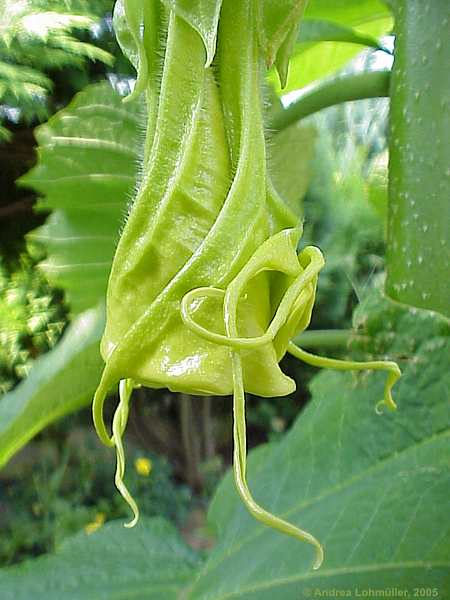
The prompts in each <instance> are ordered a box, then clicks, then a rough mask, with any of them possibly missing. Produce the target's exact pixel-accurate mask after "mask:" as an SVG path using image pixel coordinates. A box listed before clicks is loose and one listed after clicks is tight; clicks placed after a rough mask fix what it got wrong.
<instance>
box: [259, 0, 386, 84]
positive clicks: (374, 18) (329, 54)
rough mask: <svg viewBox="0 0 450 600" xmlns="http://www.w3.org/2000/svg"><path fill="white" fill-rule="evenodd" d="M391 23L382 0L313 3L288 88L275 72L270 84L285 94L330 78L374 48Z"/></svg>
mask: <svg viewBox="0 0 450 600" xmlns="http://www.w3.org/2000/svg"><path fill="white" fill-rule="evenodd" d="M392 23H393V21H392V16H391V13H390V11H389V9H388V8H387V6H386V5H385V4H384V3H383V2H381V1H380V0H337V1H336V2H335V1H334V0H311V1H310V2H309V3H308V5H307V8H306V11H305V18H304V20H303V22H302V24H301V26H300V36H299V43H298V44H297V46H296V49H295V52H294V56H293V57H292V59H291V61H290V65H289V77H288V80H287V85H286V87H285V88H284V89H283V90H281V88H280V87H279V85H278V82H277V80H276V77H275V75H274V74H273V73H272V74H271V75H270V81H271V82H272V83H273V85H274V86H275V88H276V90H277V92H278V93H281V92H283V93H285V92H289V91H291V90H294V89H299V88H301V87H304V86H305V85H308V84H310V83H312V82H313V81H316V80H318V79H320V78H322V77H325V76H326V75H330V74H331V73H334V72H336V71H337V70H338V69H340V68H341V67H343V66H344V65H345V64H346V63H348V62H349V61H350V60H351V59H352V58H354V57H355V56H356V55H357V54H358V53H359V52H361V51H362V50H363V49H364V47H365V46H375V45H376V40H377V39H378V38H379V37H380V36H382V35H385V34H386V33H388V32H389V31H390V30H391V28H392Z"/></svg>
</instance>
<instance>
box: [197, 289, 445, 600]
mask: <svg viewBox="0 0 450 600" xmlns="http://www.w3.org/2000/svg"><path fill="white" fill-rule="evenodd" d="M356 323H357V324H359V326H360V328H361V329H362V333H363V338H367V336H369V337H370V346H366V347H364V348H360V349H359V351H361V350H362V349H365V350H371V351H375V352H377V354H378V353H380V352H381V353H383V354H386V355H388V356H392V357H394V358H402V357H407V358H406V359H405V360H403V365H402V368H403V370H404V375H403V377H402V379H401V380H400V382H399V383H398V384H397V385H396V387H395V388H394V396H395V399H396V401H397V403H398V406H399V408H398V411H397V413H395V414H392V413H389V414H384V415H382V416H378V415H376V414H375V412H374V406H375V404H376V402H377V401H378V400H379V399H380V398H381V396H382V390H383V383H384V377H383V376H378V374H373V373H372V374H359V375H354V374H344V373H336V372H332V371H327V372H323V373H321V374H320V375H318V376H317V377H316V378H315V379H314V380H313V383H312V386H311V391H312V395H313V399H312V401H311V403H310V404H309V405H308V407H307V408H306V410H305V411H304V412H303V413H302V414H301V415H300V417H299V419H298V420H297V422H296V424H295V425H294V427H293V428H292V430H291V431H290V432H289V433H288V435H287V436H286V437H285V438H284V439H283V441H282V442H281V443H279V444H276V445H274V444H271V446H270V447H268V448H265V449H264V450H263V451H262V455H260V456H257V457H256V467H255V465H254V464H253V465H251V467H250V469H249V475H250V486H251V488H252V489H253V490H254V495H255V498H256V500H257V501H260V502H261V503H262V504H263V505H264V506H266V507H267V508H268V509H270V510H272V511H273V512H275V514H277V515H280V516H281V517H284V518H288V519H289V521H291V522H293V523H294V524H296V525H299V526H301V527H304V528H306V529H307V530H308V531H310V532H311V533H313V534H314V535H316V536H317V537H318V538H319V540H321V541H322V542H323V544H324V547H325V562H324V564H323V566H322V568H321V569H320V570H318V571H313V570H312V569H311V565H312V561H313V550H312V549H310V548H309V547H307V546H302V545H300V544H299V543H298V542H296V541H295V540H293V539H291V538H288V537H286V536H284V537H283V536H280V534H278V533H276V532H273V531H271V530H269V529H268V528H265V527H264V526H262V525H260V524H258V523H257V522H256V521H254V520H253V519H252V518H251V517H250V516H249V515H248V514H247V513H246V511H245V508H244V507H242V506H241V504H240V502H239V500H238V496H237V493H236V492H235V491H234V487H233V482H232V481H231V479H230V478H228V479H227V480H226V481H225V482H224V483H223V484H222V485H221V486H220V487H219V490H218V496H217V497H216V499H215V500H214V501H213V504H212V508H211V512H210V515H209V516H210V520H211V522H212V525H213V526H215V528H216V531H219V532H220V534H219V539H218V541H217V545H216V546H215V548H214V550H213V551H212V554H211V556H210V557H209V559H208V561H207V562H206V564H205V565H204V567H203V569H202V571H201V573H200V575H199V577H198V578H197V580H196V583H195V584H194V586H193V588H192V591H191V595H190V596H189V598H191V599H192V600H197V599H201V600H209V599H211V600H212V599H214V600H224V599H225V598H226V599H229V598H240V599H245V600H265V599H267V600H269V599H272V598H277V600H287V599H289V600H294V599H298V598H301V597H303V596H304V595H305V594H307V593H308V592H310V590H320V591H321V593H322V594H323V596H325V595H327V597H328V596H329V595H330V594H331V593H332V591H333V589H334V590H346V589H349V590H352V594H355V590H356V588H359V590H364V589H365V590H367V589H369V588H373V589H378V590H380V589H381V590H386V589H388V588H393V587H396V588H397V589H407V590H408V591H409V594H410V595H411V596H412V595H413V588H414V587H429V588H437V589H438V590H439V592H438V594H439V595H438V596H437V597H438V598H440V599H441V600H443V599H444V598H445V597H446V596H445V593H446V589H447V588H446V582H447V583H448V569H449V566H450V556H449V548H450V543H449V542H450V540H449V536H448V528H447V527H445V526H444V523H446V522H447V510H446V502H447V499H448V486H449V462H448V442H449V425H450V415H449V411H448V388H449V385H450V365H449V362H450V361H449V357H450V340H449V326H448V324H447V323H446V322H445V321H444V320H443V319H440V318H438V317H437V316H436V315H433V314H432V313H428V312H420V311H415V310H407V309H403V308H399V307H397V306H395V305H393V304H390V303H387V302H386V301H382V300H381V299H380V298H379V297H378V296H371V297H369V299H368V300H367V302H366V304H365V305H363V306H361V307H360V309H359V311H358V313H357V317H356ZM258 452H259V451H258ZM254 467H255V468H254ZM243 565H245V568H243ZM374 597H381V594H380V595H378V596H374Z"/></svg>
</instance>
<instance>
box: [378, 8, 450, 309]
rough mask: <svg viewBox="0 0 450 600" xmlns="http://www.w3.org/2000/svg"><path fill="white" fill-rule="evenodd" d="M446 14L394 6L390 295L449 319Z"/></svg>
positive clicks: (449, 53) (449, 49)
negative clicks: (436, 312)
mask: <svg viewBox="0 0 450 600" xmlns="http://www.w3.org/2000/svg"><path fill="white" fill-rule="evenodd" d="M448 9H449V4H448V0H397V1H396V2H395V3H394V14H395V31H396V34H397V36H396V42H395V53H394V57H395V58H394V67H393V71H392V85H391V107H390V139H389V154H390V160H389V210H388V239H387V252H386V266H387V280H386V291H387V293H388V295H389V296H390V297H391V298H393V299H394V300H396V301H398V302H402V303H404V304H409V305H411V306H417V307H421V308H427V309H432V310H436V311H439V312H441V313H442V314H445V315H446V316H447V317H450V305H449V302H448V299H449V297H450V278H449V276H448V265H449V264H450V235H449V231H450V229H449V223H450V203H449V198H450V172H449V164H450V143H449V141H450V118H449V115H450V110H449V109H450V86H449V83H448V74H447V75H445V73H448V63H449V61H450V46H449V42H448V40H449V37H450V19H449V12H448Z"/></svg>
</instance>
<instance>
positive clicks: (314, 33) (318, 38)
mask: <svg viewBox="0 0 450 600" xmlns="http://www.w3.org/2000/svg"><path fill="white" fill-rule="evenodd" d="M298 41H299V42H300V43H303V44H306V43H308V42H309V43H311V42H347V43H349V44H359V45H360V46H369V47H372V48H380V43H379V42H378V40H377V38H376V37H373V36H371V35H363V34H361V33H358V31H357V30H356V29H352V28H351V27H347V26H346V25H340V24H339V23H333V22H332V21H326V20H324V19H304V20H303V22H302V25H301V27H300V33H299V36H298Z"/></svg>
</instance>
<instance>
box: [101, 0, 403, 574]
mask: <svg viewBox="0 0 450 600" xmlns="http://www.w3.org/2000/svg"><path fill="white" fill-rule="evenodd" d="M283 4H286V11H287V12H286V15H289V19H294V17H295V19H296V20H295V23H294V21H292V20H291V21H289V19H288V20H287V21H286V22H283V23H284V25H283V27H285V29H283V28H282V27H281V25H280V27H281V29H280V28H277V29H276V30H275V31H274V32H272V33H270V34H269V33H268V30H267V27H266V26H265V23H267V22H268V21H267V18H268V17H267V15H270V14H271V13H270V8H271V5H272V3H271V2H269V1H268V0H267V2H266V3H261V2H257V1H256V0H224V1H223V2H219V1H216V2H209V1H203V0H197V1H196V2H187V1H186V2H185V1H183V0H179V1H177V0H166V1H164V2H159V1H158V0H154V1H153V2H152V3H145V5H144V6H143V4H142V3H141V2H138V1H137V0H125V1H124V2H123V3H118V4H117V5H116V9H115V24H116V29H117V35H118V38H119V42H120V43H121V45H122V47H123V49H124V50H125V51H126V52H127V53H128V55H129V56H130V58H131V60H132V61H133V62H134V64H135V66H136V67H137V69H138V78H137V82H136V88H135V91H134V93H141V92H145V93H146V97H147V110H148V120H147V133H146V144H145V153H144V159H143V169H142V181H141V184H140V186H139V189H138V191H137V194H136V198H135V200H134V201H133V204H132V206H131V208H130V212H129V215H128V218H127V221H126V224H125V227H124V229H123V232H122V235H121V238H120V241H119V244H118V247H117V251H116V255H115V258H114V262H113V266H112V271H111V275H110V280H109V284H108V294H107V324H106V329H105V333H104V336H103V340H102V346H101V350H102V355H103V357H104V360H105V370H104V373H103V376H102V380H101V382H100V385H99V388H98V390H97V392H96V395H95V398H94V405H93V414H94V422H95V426H96V429H97V432H98V434H99V437H100V438H101V439H102V441H103V442H104V443H105V444H107V445H110V446H114V447H115V448H116V452H117V471H116V485H117V487H118V489H119V491H120V493H121V494H122V495H123V497H124V498H125V500H126V501H127V502H128V503H129V505H130V507H131V508H132V510H133V512H134V515H135V516H134V519H133V521H132V522H131V523H130V526H131V525H133V524H134V523H135V522H136V519H137V517H138V508H137V506H136V504H135V502H134V500H133V499H132V497H131V495H130V493H129V492H128V490H127V489H126V487H125V485H124V482H123V477H124V470H125V453H124V449H123V444H122V437H123V433H124V430H125V427H126V421H127V417H128V406H129V400H130V395H131V391H132V389H133V387H136V386H140V385H145V386H148V387H153V388H162V387H167V388H169V389H171V390H174V391H180V392H184V393H189V394H196V395H198V394H208V395H228V394H233V397H234V404H233V406H234V408H233V414H234V460H233V464H234V474H235V481H236V486H237V490H238V492H239V494H240V496H241V498H242V500H243V501H244V503H245V505H246V506H247V508H248V510H249V511H250V513H251V514H252V515H253V516H254V517H255V518H257V519H259V520H260V521H262V522H263V523H265V524H266V525H269V526H271V527H273V528H275V529H277V530H279V531H281V532H283V533H287V534H289V535H292V536H294V537H296V538H298V539H299V540H302V541H306V542H308V543H310V544H313V545H314V546H315V548H316V559H315V562H314V568H318V567H319V566H320V564H321V563H322V560H323V550H322V547H321V545H320V543H319V542H318V541H317V540H316V539H315V538H314V537H313V536H312V535H311V534H309V533H307V532H306V531H303V530H302V529H299V528H298V527H296V526H295V525H293V524H290V523H287V522H286V521H283V520H282V519H279V518H278V517H276V516H274V515H272V514H271V513H270V512H268V511H266V510H264V509H263V508H261V507H260V506H259V505H258V504H257V503H256V502H255V500H254V499H253V498H252V496H251V493H250V491H249V489H248V486H247V482H246V434H245V392H251V393H253V394H256V395H260V396H268V397H271V396H283V395H286V394H288V393H290V392H292V391H293V390H294V389H295V382H294V381H293V380H292V379H290V378H289V377H287V376H286V375H285V374H284V373H283V372H282V370H281V369H280V366H279V362H280V360H281V358H282V357H283V356H284V354H285V353H286V352H287V351H288V352H290V353H292V354H294V355H295V356H298V357H299V358H300V359H301V360H304V361H305V362H310V363H311V362H313V364H316V365H317V366H328V367H331V368H357V369H360V368H384V369H387V370H389V371H390V377H389V379H388V384H387V388H386V395H385V399H384V401H383V402H384V403H385V404H386V405H387V406H389V407H391V408H393V407H395V405H394V404H393V401H392V398H391V396H390V388H391V387H392V385H393V383H394V380H395V378H396V377H397V376H398V373H397V371H396V369H398V367H397V366H396V365H395V367H394V366H393V365H394V363H381V362H373V363H367V364H366V363H343V361H332V360H331V359H322V358H320V357H313V356H312V355H310V354H308V353H305V352H304V351H302V350H301V349H299V348H297V347H296V346H295V345H294V344H292V342H291V339H292V338H293V337H294V336H295V335H297V334H298V333H300V332H301V331H303V330H305V329H306V328H307V327H308V325H309V322H310V318H311V312H312V309H313V306H314V299H315V292H316V285H317V278H318V274H319V271H320V269H321V268H322V267H323V264H324V259H323V257H322V254H321V252H320V250H319V249H318V248H315V247H312V246H310V247H306V248H304V249H302V250H301V251H300V252H299V253H298V254H297V246H298V243H299V240H300V237H301V226H300V224H299V223H298V222H297V219H296V217H295V215H294V214H293V213H292V212H291V211H290V210H289V209H288V208H287V207H286V205H284V203H283V201H282V200H281V199H280V197H279V196H278V194H277V193H276V191H275V189H274V188H273V186H272V184H271V182H270V179H269V176H268V172H267V164H266V145H265V135H264V125H263V115H262V100H261V93H260V90H261V83H262V81H261V79H262V77H263V73H264V63H265V62H266V63H267V47H266V46H265V45H264V43H262V42H261V40H264V39H266V40H271V44H272V46H270V47H271V52H272V55H273V57H272V58H273V60H272V59H271V60H272V62H276V61H279V62H280V61H281V62H280V64H284V65H285V66H284V67H283V68H285V67H286V64H287V63H286V55H285V54H283V52H286V51H287V50H286V47H287V44H288V39H289V36H290V34H291V31H292V27H293V26H294V25H295V28H296V27H297V22H298V17H299V15H300V13H301V9H302V6H303V3H302V2H294V1H293V0H292V1H289V2H288V1H286V2H283ZM266 9H267V10H266ZM265 15H266V16H265ZM142 25H143V26H142ZM280 32H281V33H280ZM275 33H276V34H277V35H278V37H276V35H275ZM277 40H278V41H277ZM283 49H284V50H283ZM280 53H281V54H280ZM283 56H284V58H283ZM161 57H163V58H161ZM283 61H284V63H283ZM338 363H339V364H338ZM394 371H395V373H394ZM118 383H120V390H119V391H120V402H119V405H118V407H117V409H116V413H115V415H114V418H113V425H112V435H110V434H109V433H108V431H107V428H106V425H105V423H104V420H103V404H104V401H105V398H106V395H107V392H108V390H109V389H110V388H111V387H112V386H114V385H117V384H118Z"/></svg>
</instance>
